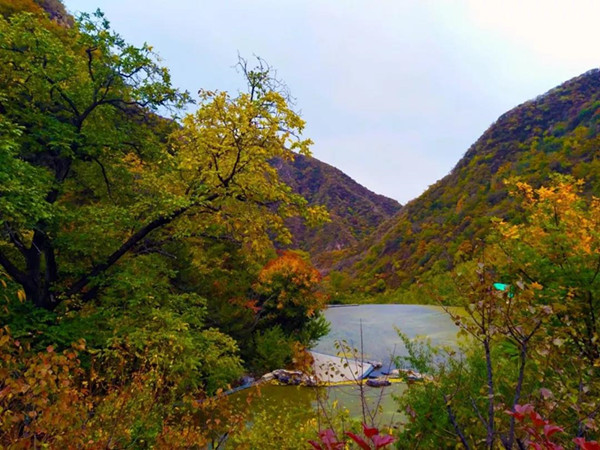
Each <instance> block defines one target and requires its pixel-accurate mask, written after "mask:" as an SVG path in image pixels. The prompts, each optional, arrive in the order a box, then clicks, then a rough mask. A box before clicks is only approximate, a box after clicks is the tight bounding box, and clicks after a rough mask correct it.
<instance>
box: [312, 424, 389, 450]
mask: <svg viewBox="0 0 600 450" xmlns="http://www.w3.org/2000/svg"><path fill="white" fill-rule="evenodd" d="M363 434H364V435H365V437H366V438H367V439H369V440H370V441H371V444H369V443H368V442H367V441H366V440H365V439H364V438H363V437H362V436H359V435H358V434H356V433H352V432H350V431H348V432H346V436H348V437H349V438H350V439H352V440H353V441H354V442H356V443H357V444H358V446H359V447H360V448H361V449H363V450H372V449H375V450H377V449H380V448H384V447H386V446H388V445H390V444H392V443H393V442H394V441H395V440H396V439H395V438H394V437H393V436H390V435H381V434H379V429H377V428H375V427H368V426H367V425H366V424H364V423H363ZM319 438H320V440H321V444H323V445H321V444H319V443H318V442H315V441H308V443H309V444H310V445H312V446H313V448H315V449H316V450H337V449H340V450H341V449H344V448H345V445H346V442H344V441H338V440H337V437H336V436H335V433H334V432H333V430H331V429H328V430H323V431H321V432H320V433H319Z"/></svg>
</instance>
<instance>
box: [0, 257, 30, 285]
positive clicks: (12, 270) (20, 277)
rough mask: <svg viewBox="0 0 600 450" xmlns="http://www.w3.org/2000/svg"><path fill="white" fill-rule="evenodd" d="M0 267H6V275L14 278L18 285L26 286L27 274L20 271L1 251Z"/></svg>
mask: <svg viewBox="0 0 600 450" xmlns="http://www.w3.org/2000/svg"><path fill="white" fill-rule="evenodd" d="M0 265H2V267H4V270H6V273H8V275H9V276H10V277H11V278H13V279H14V280H15V281H16V282H17V283H19V284H24V283H25V281H26V280H27V275H26V274H25V272H22V271H20V270H19V269H18V268H17V266H15V265H14V264H13V263H12V261H11V260H10V259H8V258H7V257H6V255H5V254H4V253H2V252H1V251H0Z"/></svg>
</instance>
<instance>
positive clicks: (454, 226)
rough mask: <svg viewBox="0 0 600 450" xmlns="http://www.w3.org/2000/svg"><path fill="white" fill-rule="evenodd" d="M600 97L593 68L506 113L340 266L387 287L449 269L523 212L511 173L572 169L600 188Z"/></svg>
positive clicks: (529, 177) (537, 178)
mask: <svg viewBox="0 0 600 450" xmlns="http://www.w3.org/2000/svg"><path fill="white" fill-rule="evenodd" d="M599 96H600V71H599V70H598V69H594V70H591V71H589V72H587V73H585V74H583V75H581V76H578V77H576V78H573V79H572V80H569V81H567V82H565V83H564V84H562V85H560V86H558V87H556V88H554V89H552V90H550V91H549V92H547V93H546V94H544V95H541V96H539V97H537V98H536V99H534V100H531V101H528V102H525V103H523V104H522V105H519V106H517V107H516V108H514V109H512V110H511V111H509V112H507V113H506V114H504V115H502V116H501V117H500V118H499V119H498V120H497V121H496V122H495V123H494V124H492V125H491V126H490V127H489V128H488V130H487V131H485V133H483V135H482V136H481V137H480V138H479V139H478V140H477V141H476V142H475V143H474V144H473V145H472V146H471V147H470V148H469V149H468V151H467V152H466V153H465V155H464V157H463V158H462V159H461V160H460V161H459V162H458V164H457V165H456V167H455V168H454V169H453V170H452V171H451V172H450V174H448V175H447V176H446V177H444V178H443V179H441V180H439V181H438V182H436V183H435V184H434V185H432V186H431V187H430V188H429V189H428V190H427V191H426V192H425V193H423V194H422V195H421V196H419V197H418V198H416V199H415V200H413V201H411V202H409V203H408V204H407V205H406V206H404V207H403V208H402V210H401V211H400V212H399V213H398V214H397V215H396V216H395V217H394V218H393V219H391V220H390V221H389V222H387V223H385V224H384V225H383V226H382V227H381V228H380V229H379V230H378V232H377V234H376V235H375V236H374V237H372V238H371V239H370V240H368V241H365V242H364V243H363V244H362V246H361V247H360V248H359V249H358V250H356V252H355V256H354V257H355V258H356V259H354V260H352V259H348V260H346V261H342V262H341V263H340V266H341V267H344V265H345V266H346V267H348V266H349V265H352V264H353V266H352V269H351V270H352V272H354V273H355V274H360V284H361V286H362V287H368V286H373V285H374V283H377V282H378V281H379V280H380V279H382V280H384V281H385V283H386V285H387V287H388V288H390V287H392V288H395V287H398V286H400V285H403V284H407V283H410V282H411V281H413V280H414V279H415V277H417V276H419V275H422V274H425V273H429V274H433V273H439V272H443V271H446V270H448V269H449V268H451V267H452V266H453V264H454V263H455V262H457V261H460V260H462V259H465V258H469V257H470V256H471V255H472V254H473V252H474V251H475V249H476V248H477V247H480V246H481V244H482V240H483V239H484V238H485V236H486V234H487V231H488V229H489V222H490V218H491V217H503V218H511V217H510V216H514V215H515V214H519V212H518V211H517V210H515V209H514V208H513V202H512V199H511V198H510V196H509V195H508V187H507V186H506V184H505V180H506V179H508V178H511V177H520V178H521V179H522V180H524V181H527V182H529V183H531V184H532V185H533V186H539V185H541V184H543V183H547V180H548V178H549V176H550V175H551V174H552V173H555V172H558V173H563V174H572V175H573V176H575V177H577V178H583V179H585V180H586V186H585V191H586V192H588V193H595V194H598V193H600V170H599V169H600V161H599V160H598V156H599V154H600V153H599V148H600V147H599V144H600V136H599V132H600V101H599V100H600V99H599ZM355 261H358V262H355ZM379 285H380V286H381V283H379Z"/></svg>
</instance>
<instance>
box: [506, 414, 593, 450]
mask: <svg viewBox="0 0 600 450" xmlns="http://www.w3.org/2000/svg"><path fill="white" fill-rule="evenodd" d="M506 413H507V414H509V415H511V416H513V417H514V418H515V419H516V420H517V421H518V422H519V423H521V424H523V430H524V431H525V432H526V433H527V441H528V444H529V448H533V449H535V450H563V446H562V445H559V444H556V443H555V442H552V440H551V439H552V436H554V435H555V434H556V433H562V432H563V431H564V429H563V428H562V427H559V426H557V425H554V424H552V423H550V421H549V420H544V418H543V417H542V416H540V415H539V414H538V413H537V412H536V411H535V409H534V407H533V405H530V404H526V405H515V407H514V411H506ZM528 421H530V422H531V425H528V424H527V422H528ZM578 439H582V438H578ZM574 442H575V443H577V444H578V445H581V444H579V442H578V440H577V439H576V440H575V441H574ZM581 442H583V443H585V440H583V441H581ZM596 445H597V444H596ZM582 448H583V449H585V450H600V447H589V448H588V447H583V446H582Z"/></svg>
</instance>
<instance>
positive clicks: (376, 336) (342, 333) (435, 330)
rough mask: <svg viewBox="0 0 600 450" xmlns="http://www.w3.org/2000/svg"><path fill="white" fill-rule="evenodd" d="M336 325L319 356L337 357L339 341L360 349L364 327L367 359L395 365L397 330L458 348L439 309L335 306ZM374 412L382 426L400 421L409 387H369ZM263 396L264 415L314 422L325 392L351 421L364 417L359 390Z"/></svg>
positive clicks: (282, 390) (285, 390)
mask: <svg viewBox="0 0 600 450" xmlns="http://www.w3.org/2000/svg"><path fill="white" fill-rule="evenodd" d="M325 316H326V317H327V320H329V321H330V322H331V332H330V334H329V335H328V336H325V337H324V338H322V339H321V340H320V342H319V343H318V344H317V346H316V347H315V348H314V350H315V351H317V352H320V353H325V354H329V355H336V353H337V349H336V348H335V342H336V341H340V340H345V341H347V342H348V344H349V345H350V346H352V347H355V348H357V349H360V329H361V323H362V335H363V351H364V356H365V360H376V361H381V362H383V363H384V368H386V367H387V366H389V365H390V356H391V355H392V354H395V355H396V356H402V355H405V354H406V350H405V348H404V346H403V345H402V341H401V340H400V338H399V337H398V334H397V333H396V331H395V328H399V329H400V330H401V331H402V332H403V333H405V334H406V335H407V336H409V337H410V338H413V337H416V336H427V337H429V338H430V339H431V341H432V343H433V344H434V345H453V344H455V343H456V333H457V331H458V330H457V328H456V326H455V325H454V323H453V322H452V320H451V319H450V318H449V317H448V316H447V315H446V313H444V311H443V310H442V309H441V308H439V307H434V306H421V305H358V306H345V307H332V308H329V309H327V310H326V311H325ZM364 389H365V390H364V392H365V396H366V398H367V402H368V404H369V405H370V408H371V409H373V408H375V407H376V406H377V405H379V406H380V408H381V410H382V414H381V415H380V416H379V418H380V421H379V424H380V425H387V424H390V423H392V422H397V421H398V420H399V415H398V413H397V412H396V405H395V402H394V399H393V395H394V394H396V395H398V394H400V393H401V392H402V391H404V389H406V385H404V384H401V383H397V384H393V385H392V386H389V387H386V388H369V387H367V386H365V388H364ZM260 391H261V395H260V397H258V398H257V399H256V400H255V403H254V404H253V408H256V410H257V411H259V410H269V411H274V412H276V411H281V409H282V408H286V409H288V410H294V411H296V412H295V413H297V414H298V415H299V419H300V418H310V416H312V415H314V410H315V409H316V407H317V405H318V402H317V393H318V392H321V394H323V393H325V394H326V395H328V397H329V401H328V403H329V404H330V405H331V404H332V403H333V402H334V401H337V404H338V405H339V407H341V408H345V409H348V410H349V411H350V415H351V416H352V417H361V410H362V407H361V401H360V392H359V388H358V387H357V386H336V387H329V388H319V389H315V388H309V387H300V386H272V385H265V386H262V387H261V388H260ZM248 393H249V391H248V390H246V391H241V392H238V393H236V394H234V396H233V397H234V398H235V399H236V400H240V401H243V400H244V399H245V398H246V397H247V395H248Z"/></svg>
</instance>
